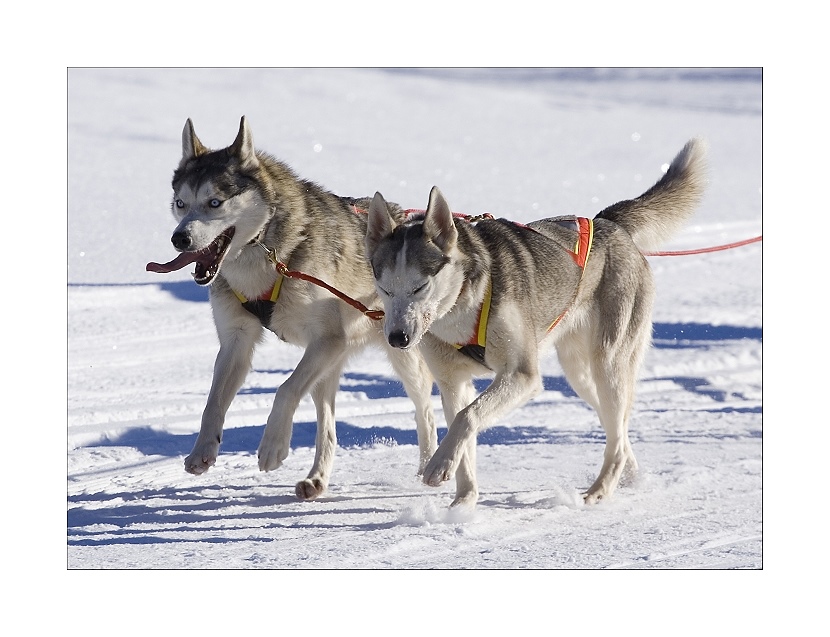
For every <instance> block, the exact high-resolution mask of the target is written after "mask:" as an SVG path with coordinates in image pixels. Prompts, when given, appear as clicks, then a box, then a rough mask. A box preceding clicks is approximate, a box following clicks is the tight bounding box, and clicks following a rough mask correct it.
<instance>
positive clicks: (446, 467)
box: [423, 447, 456, 487]
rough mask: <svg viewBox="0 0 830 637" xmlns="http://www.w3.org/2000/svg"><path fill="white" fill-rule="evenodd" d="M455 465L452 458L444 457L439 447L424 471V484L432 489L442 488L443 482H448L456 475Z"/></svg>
mask: <svg viewBox="0 0 830 637" xmlns="http://www.w3.org/2000/svg"><path fill="white" fill-rule="evenodd" d="M455 464H456V463H454V462H453V461H452V457H450V458H446V457H444V454H442V453H441V448H440V447H439V448H438V451H436V452H435V455H434V456H432V458H431V459H430V461H429V462H428V463H427V466H426V468H425V469H424V473H423V476H424V477H423V480H424V484H428V485H429V486H431V487H437V486H440V485H441V483H442V482H446V481H447V480H449V479H450V478H452V477H453V475H455Z"/></svg>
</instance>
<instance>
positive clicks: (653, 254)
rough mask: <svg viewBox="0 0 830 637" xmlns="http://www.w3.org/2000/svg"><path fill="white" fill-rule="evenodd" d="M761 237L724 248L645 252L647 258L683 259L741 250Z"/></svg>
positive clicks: (737, 242)
mask: <svg viewBox="0 0 830 637" xmlns="http://www.w3.org/2000/svg"><path fill="white" fill-rule="evenodd" d="M762 236H763V235H761V236H758V237H753V238H752V239H746V240H744V241H736V242H735V243H727V244H725V245H722V246H713V247H711V248H699V249H697V250H675V251H669V252H643V254H644V255H645V256H647V257H682V256H685V255H687V254H703V253H704V252H718V251H720V250H729V249H730V248H739V247H740V246H745V245H749V244H750V243H757V242H758V241H761V237H762Z"/></svg>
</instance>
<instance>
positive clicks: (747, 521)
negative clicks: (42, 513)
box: [67, 69, 763, 570]
mask: <svg viewBox="0 0 830 637" xmlns="http://www.w3.org/2000/svg"><path fill="white" fill-rule="evenodd" d="M68 89H69V91H68V187H69V191H68V196H69V202H68V242H67V246H68V248H67V249H68V291H67V304H68V422H67V425H68V428H67V443H68V444H67V454H68V462H67V564H68V567H69V569H206V568H220V569H252V568H254V569H256V568H265V569H276V568H279V569H320V568H323V569H573V570H577V569H579V570H581V569H759V568H761V567H762V566H763V551H762V547H763V534H762V375H761V368H762V305H761V255H762V244H761V243H756V244H753V245H750V246H746V247H741V248H737V249H732V250H727V251H723V252H716V253H711V254H703V255H696V256H685V257H652V258H650V262H651V265H652V267H653V269H654V272H655V275H656V281H657V286H658V296H657V302H656V307H655V312H654V323H655V340H654V347H653V349H652V350H651V351H650V352H649V354H648V356H647V359H646V362H645V366H644V369H643V373H642V381H641V383H640V386H639V395H638V399H637V402H636V408H635V414H634V416H633V420H632V441H633V445H634V449H635V452H636V454H637V457H638V460H639V462H640V465H641V475H640V477H639V478H638V480H637V481H636V482H635V483H634V484H631V485H628V486H625V487H623V488H620V489H619V490H618V492H617V493H616V494H615V495H614V497H613V498H612V499H610V500H609V501H606V502H602V503H601V504H599V505H596V506H590V507H588V506H585V505H583V503H582V502H581V499H580V497H579V493H580V490H582V489H585V488H586V487H587V486H588V485H589V484H590V483H591V481H592V480H593V478H594V477H595V475H596V472H597V471H598V469H599V467H600V464H601V458H602V450H603V442H604V439H603V435H602V430H601V427H600V426H599V422H598V420H597V419H596V417H595V415H594V414H593V413H592V411H591V410H590V409H589V408H588V407H587V406H586V405H585V404H584V403H582V402H581V401H580V400H579V399H578V398H577V397H576V396H575V394H574V393H573V392H572V391H571V390H570V389H569V387H568V386H567V384H566V382H565V380H564V377H563V375H562V372H561V369H560V368H559V366H558V363H557V362H556V358H555V355H554V354H553V353H551V354H548V355H546V356H545V358H544V360H543V374H544V379H545V391H544V392H543V393H542V394H541V395H540V396H539V397H538V398H536V399H534V400H533V401H531V402H530V403H529V404H527V406H525V407H523V408H522V409H520V410H518V411H516V412H515V413H513V414H512V415H511V416H510V417H508V418H506V419H505V420H504V421H503V422H501V423H499V424H498V425H497V426H496V427H494V428H493V429H491V430H489V431H487V432H485V433H483V434H482V435H481V436H480V439H479V455H478V467H479V478H480V489H481V499H480V502H479V504H478V507H477V510H476V511H475V512H474V513H472V514H460V513H458V512H456V511H449V510H448V509H447V506H448V504H449V502H450V501H451V499H452V492H453V489H454V484H448V485H445V486H444V487H441V488H438V489H432V488H429V487H426V486H424V485H423V484H421V483H420V482H419V481H418V480H417V479H416V477H415V469H416V456H417V448H416V446H415V432H414V421H413V408H412V405H411V403H410V402H409V400H408V399H407V398H406V397H405V395H404V393H403V390H402V387H401V385H400V383H399V382H398V381H397V380H396V378H395V376H394V374H393V373H392V371H391V368H390V366H389V365H388V363H386V361H385V359H384V358H383V356H382V355H381V354H380V353H379V352H377V351H373V350H369V351H367V352H366V353H365V354H363V355H361V356H359V357H357V358H355V359H354V360H353V361H351V363H350V365H349V366H348V368H347V371H346V373H345V375H344V377H343V379H342V383H341V387H340V393H339V395H338V404H337V433H338V442H339V448H338V452H337V457H336V460H335V469H334V474H333V478H332V484H331V487H330V489H329V491H328V493H327V494H326V495H325V496H324V497H322V498H320V499H319V500H317V501H314V502H299V501H297V500H296V499H295V497H294V495H293V491H294V484H295V482H296V481H298V480H299V479H301V478H303V477H305V474H306V472H307V471H308V469H309V467H310V465H311V461H312V457H313V453H314V449H313V440H314V427H315V424H314V420H315V416H314V409H313V405H312V403H311V401H310V399H307V400H305V401H303V403H302V404H301V405H300V408H299V411H298V412H297V414H296V416H295V432H294V438H293V441H292V453H291V455H290V456H289V458H288V459H287V461H286V463H285V464H284V466H283V467H281V468H280V469H279V470H277V471H276V472H272V473H268V474H265V473H260V472H259V471H258V469H257V462H256V448H257V445H258V442H259V438H260V436H261V434H262V431H263V428H264V423H265V419H266V416H267V413H268V411H269V409H270V405H271V400H272V396H273V392H274V389H275V388H276V387H277V386H279V384H280V383H281V382H282V381H283V380H284V379H285V378H286V377H287V375H288V374H290V372H291V370H292V369H293V367H294V366H295V365H296V362H297V361H298V360H299V356H300V351H299V350H298V349H296V348H293V347H291V346H288V345H285V344H284V343H281V342H279V341H277V339H276V337H273V338H270V339H268V340H267V341H266V343H265V344H264V345H263V346H262V347H261V348H260V350H259V351H258V352H257V354H256V356H255V359H254V364H253V370H252V372H251V373H250V375H249V377H248V379H247V381H246V383H245V384H244V386H243V388H242V390H241V392H240V395H239V396H238V397H237V399H236V401H235V402H234V404H233V406H232V408H231V411H230V413H229V415H228V419H227V423H226V434H225V438H224V441H223V446H222V451H221V454H220V457H219V459H218V461H217V463H216V465H215V466H214V467H213V468H212V469H211V470H210V471H208V472H207V473H206V474H204V475H202V476H198V477H197V476H192V475H189V474H187V473H185V471H184V469H183V459H184V456H185V455H187V454H188V453H189V451H190V449H191V446H192V444H193V442H194V440H195V436H196V432H197V431H198V428H199V419H200V416H201V411H202V408H203V407H204V402H205V399H206V395H207V391H208V388H209V385H210V379H211V374H212V365H213V359H214V357H215V354H216V351H217V347H218V345H217V340H216V336H215V333H214V330H213V324H212V320H211V314H210V310H209V306H208V304H207V293H206V291H205V290H203V289H201V288H199V287H198V286H196V284H195V283H193V282H192V280H191V279H190V275H189V273H188V271H189V269H185V270H183V271H181V272H177V273H173V274H167V275H159V274H153V273H148V272H145V269H144V265H145V263H146V262H148V261H151V260H155V261H164V260H168V259H169V258H172V256H173V251H172V247H171V246H170V243H169V235H170V233H171V231H172V229H173V226H174V224H173V220H172V216H171V215H170V213H169V199H170V192H171V190H170V177H171V175H172V171H173V169H174V167H175V166H176V164H177V162H178V159H179V155H180V133H181V129H182V126H183V125H184V122H185V119H186V118H188V117H190V118H192V119H193V121H194V123H195V126H196V130H197V132H198V134H199V136H200V137H201V139H202V141H203V142H204V143H206V144H207V145H209V146H213V147H221V146H225V145H227V144H229V143H230V142H231V141H232V140H233V137H234V135H235V133H236V130H237V126H238V123H239V117H240V116H241V115H243V114H244V115H246V116H247V117H248V119H249V122H250V124H251V127H252V131H253V136H254V141H255V144H256V145H257V146H258V147H259V148H262V149H264V150H267V151H269V152H270V153H272V154H274V155H276V156H277V157H279V158H281V159H283V160H284V161H286V162H287V163H289V164H290V165H292V166H293V167H294V169H295V170H296V171H297V172H298V174H300V175H301V176H303V177H305V178H310V179H313V180H315V181H317V182H318V183H320V184H322V185H324V186H326V187H327V188H329V189H330V190H332V191H334V192H337V193H339V194H344V195H355V196H357V195H360V196H362V195H367V194H371V193H374V192H375V190H380V191H381V192H383V194H384V196H386V198H387V199H389V200H392V201H397V202H399V203H401V204H402V205H404V206H405V207H421V208H422V207H424V206H425V205H426V200H427V195H428V192H429V189H430V187H431V186H432V185H434V184H437V185H439V186H440V187H441V189H442V191H443V192H444V194H445V195H446V196H447V198H448V200H449V201H450V203H451V205H452V206H453V208H454V209H455V210H456V211H459V212H465V213H479V212H484V211H489V212H493V213H494V214H496V215H498V216H504V217H508V218H511V219H514V220H516V221H523V222H525V221H529V220H532V219H536V218H541V217H546V216H553V215H558V214H581V215H593V214H595V213H596V212H597V211H599V210H600V209H601V208H603V207H604V206H606V205H608V204H610V203H613V202H615V201H617V200H619V199H624V198H630V197H632V196H636V195H638V194H640V193H641V192H643V191H644V190H645V189H646V188H647V187H649V186H650V185H651V184H652V183H653V182H654V181H656V179H657V178H659V176H660V174H661V166H662V165H663V164H665V163H667V162H668V161H670V160H671V159H672V157H673V156H674V154H675V153H676V152H677V151H678V150H679V149H680V148H681V147H682V145H683V144H684V143H685V142H686V141H687V140H688V139H689V138H690V137H692V136H696V135H700V136H703V137H705V138H706V139H707V140H708V142H709V147H710V160H709V161H710V185H709V189H708V192H707V194H706V197H705V199H704V202H703V205H702V207H701V209H700V210H699V212H698V214H697V216H696V217H695V219H694V221H693V223H692V224H690V225H689V227H688V228H687V229H686V230H685V231H684V232H683V233H682V234H681V235H680V236H678V237H677V239H676V240H675V241H674V242H673V243H672V244H671V245H669V246H666V247H667V248H668V249H690V248H703V247H708V246H712V245H719V244H725V243H729V242H733V241H738V240H742V239H746V238H750V237H754V236H758V235H760V234H761V232H762V228H761V202H762V192H761V186H762V173H761V141H762V140H761V119H762V110H761V109H762V107H761V74H760V71H758V70H732V69H713V70H705V69H696V70H678V69H645V70H635V69H630V70H629V69H614V70H598V71H589V70H542V69H536V70H498V71H496V70H484V69H477V70H469V71H468V70H462V69H442V70H433V71H429V70H402V69H396V70H376V69H242V70H232V69H223V70H215V69H195V70H194V69H189V70H186V69H129V70H123V69H106V70H101V69H71V70H70V71H69V75H68ZM482 382H484V381H482ZM434 400H435V407H436V414H437V416H438V418H439V422H440V426H441V430H440V432H439V435H441V434H442V433H443V431H444V430H445V429H444V423H443V416H442V415H441V413H440V405H439V401H438V397H437V396H435V398H434Z"/></svg>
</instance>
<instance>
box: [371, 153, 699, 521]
mask: <svg viewBox="0 0 830 637" xmlns="http://www.w3.org/2000/svg"><path fill="white" fill-rule="evenodd" d="M704 154H705V150H704V144H703V142H701V141H699V140H692V141H690V142H689V143H687V144H686V146H685V147H684V148H683V149H682V150H681V151H680V153H679V154H678V155H677V157H675V159H674V161H673V162H672V164H671V166H670V168H669V169H668V171H667V172H666V173H665V175H663V177H662V178H661V179H660V180H659V181H658V182H657V183H656V184H655V185H654V186H653V187H652V188H650V189H649V190H648V191H647V192H645V193H644V194H642V195H641V196H639V197H637V198H636V199H632V200H628V201H621V202H619V203H616V204H614V205H612V206H610V207H608V208H606V209H605V210H603V211H602V212H600V213H599V214H597V215H596V216H595V217H594V219H593V228H594V229H593V244H592V248H591V252H590V255H589V258H588V261H587V263H586V265H585V268H584V271H583V270H582V269H581V268H580V267H579V265H577V263H575V261H574V259H573V258H572V256H571V251H572V250H573V248H574V245H575V242H576V239H577V236H578V233H577V231H576V230H575V229H574V228H573V227H571V225H570V224H568V223H563V221H564V220H565V219H568V218H563V217H555V218H551V219H543V220H540V221H534V222H532V223H530V224H528V225H527V226H523V225H520V224H516V223H513V222H510V221H506V220H502V219H498V220H496V219H494V220H483V221H478V222H476V223H469V222H468V221H465V220H463V219H458V218H454V217H453V215H452V214H451V212H450V207H449V206H448V204H447V202H446V201H445V199H444V197H443V195H442V194H441V192H440V191H439V190H438V188H433V189H432V191H431V193H430V197H429V205H428V207H427V210H426V213H425V214H424V215H423V216H422V217H419V218H415V219H411V220H407V221H404V222H400V221H399V220H397V218H396V217H395V216H394V211H392V214H390V208H389V207H388V206H387V204H386V203H385V201H384V200H383V197H382V196H381V195H380V193H377V194H376V195H375V197H374V199H373V200H372V204H371V206H370V208H369V225H368V229H367V235H366V254H367V256H368V258H369V261H370V263H371V265H372V269H373V272H374V276H375V283H376V285H377V288H378V292H379V294H380V298H381V300H382V301H383V305H384V310H385V312H386V320H385V324H384V330H385V334H386V338H387V341H388V342H389V343H390V345H392V346H394V347H397V348H400V349H402V350H405V351H414V350H416V349H419V350H420V351H421V352H422V353H423V355H424V358H425V359H426V361H427V364H428V365H429V368H430V370H431V372H432V374H433V376H434V377H435V379H436V382H437V383H438V387H439V389H440V392H441V397H442V401H443V406H444V412H445V415H446V416H447V422H448V423H449V430H448V433H447V435H446V436H445V437H444V439H443V440H442V441H441V444H440V445H439V447H438V450H437V451H436V453H435V455H434V456H433V457H432V458H431V460H430V461H429V463H428V464H427V466H426V468H425V470H424V473H423V480H424V482H425V483H427V484H429V485H432V486H437V485H439V484H441V483H442V482H445V481H447V480H449V479H451V478H452V477H455V478H456V496H455V500H454V501H453V505H474V504H475V503H476V501H477V499H478V484H477V480H476V475H475V444H476V436H477V434H478V432H480V431H482V430H483V429H486V428H487V427H489V426H492V425H493V424H494V423H495V422H496V421H497V420H499V419H500V418H502V417H504V416H506V415H507V414H508V413H509V412H510V411H511V410H513V409H514V408H516V407H518V406H520V405H522V404H524V403H525V402H526V401H528V400H529V399H531V398H532V397H533V396H535V395H536V394H538V393H539V392H540V391H541V389H542V379H541V374H540V370H539V351H540V348H541V347H545V346H547V345H554V346H555V348H556V351H557V354H558V357H559V361H560V363H561V365H562V368H563V370H564V372H565V376H566V378H567V380H568V382H569V383H570V384H571V386H572V387H573V389H574V390H575V391H576V392H577V394H578V395H579V396H580V397H581V398H582V399H583V400H585V401H586V402H587V403H588V404H589V405H591V407H593V408H594V409H595V410H596V412H597V414H598V416H599V420H600V423H601V424H602V427H603V429H604V430H605V434H606V446H605V454H604V459H603V463H602V468H601V469H600V472H599V475H598V477H597V478H596V480H595V482H594V483H593V484H592V485H591V486H590V487H589V488H588V489H587V491H586V492H585V493H584V498H585V501H586V502H587V503H593V502H596V501H598V500H600V499H602V498H606V497H608V496H610V495H611V494H612V493H613V492H614V490H615V489H616V487H617V485H618V483H619V481H620V478H621V476H622V475H623V471H624V470H625V471H626V472H627V473H629V472H630V473H633V472H635V471H636V470H637V461H636V459H635V457H634V453H633V451H632V449H631V443H630V441H629V436H628V427H629V418H630V416H631V408H632V404H633V401H634V389H635V384H636V380H637V375H638V371H639V368H640V365H641V362H642V360H643V355H644V354H645V352H646V350H647V348H648V347H649V345H650V342H651V311H652V305H653V302H654V283H653V281H652V275H651V271H650V268H649V265H648V263H647V262H646V259H645V257H644V256H643V254H642V252H641V251H651V250H654V249H655V248H656V247H657V246H658V245H660V244H661V243H662V242H664V241H666V240H667V239H668V238H669V237H671V236H672V234H673V233H674V232H676V231H677V230H678V229H679V228H680V227H681V226H682V224H683V223H684V222H686V221H687V220H688V219H689V218H690V217H691V216H692V214H693V212H694V210H695V208H696V207H697V205H698V203H699V201H700V198H701V196H702V193H703V189H704V184H705V176H704ZM488 285H489V286H491V290H492V301H491V306H490V313H489V322H488V323H487V326H486V347H485V348H484V351H483V356H482V357H480V358H479V359H478V360H476V358H475V357H470V356H467V355H465V354H464V353H463V350H460V349H458V348H457V347H456V346H457V345H460V344H464V343H466V342H467V341H468V340H469V338H470V335H471V333H473V332H474V330H475V326H476V323H477V321H478V317H479V313H480V308H481V307H482V303H483V300H484V297H485V294H486V291H487V288H488ZM563 313H564V316H562V315H563ZM560 316H562V318H561V321H560V322H559V323H558V324H556V326H555V327H554V328H553V330H552V331H548V329H549V327H550V325H551V324H552V322H554V321H555V320H556V319H557V317H560ZM487 373H492V374H494V379H493V382H492V383H491V384H490V386H489V387H487V389H485V390H484V391H483V392H482V393H481V395H479V396H477V397H476V395H475V392H474V390H473V388H472V384H471V379H472V377H473V376H475V375H482V374H487Z"/></svg>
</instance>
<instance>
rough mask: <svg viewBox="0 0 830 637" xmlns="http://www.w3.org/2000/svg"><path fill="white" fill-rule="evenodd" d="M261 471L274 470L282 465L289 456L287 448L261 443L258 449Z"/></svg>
mask: <svg viewBox="0 0 830 637" xmlns="http://www.w3.org/2000/svg"><path fill="white" fill-rule="evenodd" d="M256 455H257V458H258V459H259V470H260V471H273V470H274V469H279V468H280V467H281V466H282V461H283V460H285V459H286V458H287V457H288V450H287V449H280V448H277V447H273V446H265V445H260V446H259V449H258V450H257V454H256Z"/></svg>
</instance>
